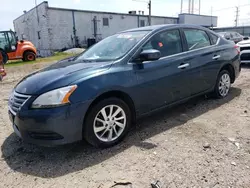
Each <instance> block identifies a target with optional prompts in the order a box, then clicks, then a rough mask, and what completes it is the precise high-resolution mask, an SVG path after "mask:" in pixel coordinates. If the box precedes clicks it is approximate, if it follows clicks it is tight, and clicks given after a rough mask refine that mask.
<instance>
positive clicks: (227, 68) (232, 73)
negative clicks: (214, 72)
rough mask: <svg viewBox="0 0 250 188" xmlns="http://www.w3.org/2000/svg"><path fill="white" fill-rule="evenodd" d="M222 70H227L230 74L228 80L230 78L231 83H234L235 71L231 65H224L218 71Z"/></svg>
mask: <svg viewBox="0 0 250 188" xmlns="http://www.w3.org/2000/svg"><path fill="white" fill-rule="evenodd" d="M223 70H227V71H228V72H229V74H230V78H231V83H234V81H235V70H234V67H233V65H231V64H225V65H223V66H222V67H221V69H220V71H219V72H221V71H223Z"/></svg>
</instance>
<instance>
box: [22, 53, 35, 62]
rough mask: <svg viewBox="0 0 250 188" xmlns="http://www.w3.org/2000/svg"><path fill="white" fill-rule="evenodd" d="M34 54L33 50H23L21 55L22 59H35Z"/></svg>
mask: <svg viewBox="0 0 250 188" xmlns="http://www.w3.org/2000/svg"><path fill="white" fill-rule="evenodd" d="M35 60H36V54H35V53H33V52H25V53H24V55H23V61H35Z"/></svg>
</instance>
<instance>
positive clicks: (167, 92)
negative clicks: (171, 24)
mask: <svg viewBox="0 0 250 188" xmlns="http://www.w3.org/2000/svg"><path fill="white" fill-rule="evenodd" d="M182 43H183V42H182V38H181V33H180V30H179V29H173V30H166V31H163V32H160V33H157V34H155V35H154V36H152V38H150V39H149V40H148V41H147V42H146V44H145V45H144V46H143V47H142V49H141V50H140V51H143V50H148V49H156V50H159V51H160V52H161V56H162V57H161V58H160V59H159V60H156V61H147V62H143V63H141V64H138V63H135V64H134V70H135V73H136V76H137V81H138V86H137V88H136V90H137V92H136V93H137V94H138V97H139V99H138V101H139V103H140V104H139V106H140V110H141V112H142V113H144V112H148V111H151V110H154V109H157V108H160V107H162V106H164V105H167V104H170V103H173V102H175V101H178V100H181V99H183V98H187V97H189V96H190V94H191V93H190V85H189V84H190V82H189V71H190V64H189V59H187V58H185V53H183V48H182V46H183V44H182Z"/></svg>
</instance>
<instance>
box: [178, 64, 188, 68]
mask: <svg viewBox="0 0 250 188" xmlns="http://www.w3.org/2000/svg"><path fill="white" fill-rule="evenodd" d="M189 66H190V65H189V63H185V64H182V65H180V66H179V67H178V69H185V68H187V67H189Z"/></svg>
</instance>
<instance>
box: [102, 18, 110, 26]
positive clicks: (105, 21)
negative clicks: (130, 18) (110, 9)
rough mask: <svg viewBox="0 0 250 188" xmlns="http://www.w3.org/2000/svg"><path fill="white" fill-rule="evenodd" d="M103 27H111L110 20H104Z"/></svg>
mask: <svg viewBox="0 0 250 188" xmlns="http://www.w3.org/2000/svg"><path fill="white" fill-rule="evenodd" d="M103 26H109V19H108V18H103Z"/></svg>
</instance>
